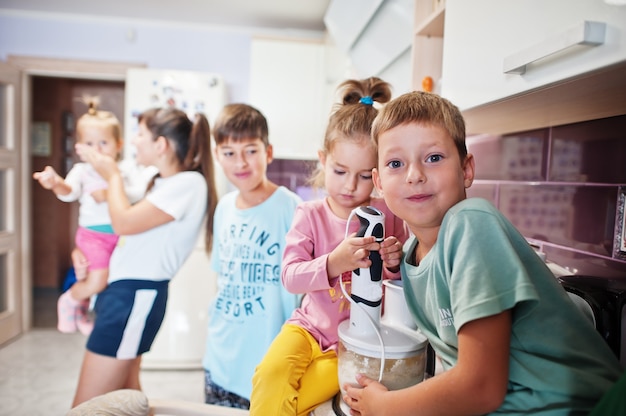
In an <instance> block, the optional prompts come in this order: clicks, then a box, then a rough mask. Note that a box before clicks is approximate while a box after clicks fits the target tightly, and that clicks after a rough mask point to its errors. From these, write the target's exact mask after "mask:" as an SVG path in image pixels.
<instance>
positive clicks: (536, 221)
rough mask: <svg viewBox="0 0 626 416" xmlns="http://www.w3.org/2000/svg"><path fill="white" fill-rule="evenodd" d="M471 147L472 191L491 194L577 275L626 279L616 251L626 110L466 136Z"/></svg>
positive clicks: (625, 166)
mask: <svg viewBox="0 0 626 416" xmlns="http://www.w3.org/2000/svg"><path fill="white" fill-rule="evenodd" d="M467 147H468V151H469V152H470V153H473V154H474V157H475V159H476V179H475V181H474V184H473V185H472V187H471V188H469V189H468V196H470V197H474V196H480V197H483V198H486V199H488V200H490V201H491V202H492V203H493V204H494V205H495V206H496V207H498V209H499V210H500V211H501V212H502V213H503V214H504V215H506V216H507V218H509V220H511V221H512V222H513V224H514V225H515V226H516V227H517V228H518V229H519V230H520V232H521V233H522V234H523V235H524V236H525V237H527V238H529V239H532V240H533V242H534V243H536V244H538V245H539V246H541V247H542V248H543V251H544V252H545V253H546V255H547V257H548V260H550V261H553V262H555V263H558V264H560V265H561V266H564V267H567V268H569V269H570V270H572V274H579V275H593V276H602V277H624V278H626V262H625V261H624V260H623V257H622V258H619V257H620V256H614V255H613V253H614V245H615V244H616V241H617V240H616V232H617V231H616V227H615V225H616V215H617V213H618V211H619V209H618V208H619V207H618V204H619V201H620V199H621V200H622V201H623V199H624V198H623V197H622V198H620V195H621V194H620V192H623V189H624V188H623V187H624V186H625V185H626V115H621V116H617V117H610V118H605V119H600V120H593V121H587V122H582V123H575V124H568V125H563V126H554V127H549V128H545V129H541V130H533V131H525V132H519V133H512V134H507V135H503V136H489V135H477V136H469V137H468V138H467ZM621 187H622V188H621ZM621 212H623V208H622V211H621Z"/></svg>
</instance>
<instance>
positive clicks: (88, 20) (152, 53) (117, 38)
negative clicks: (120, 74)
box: [0, 10, 252, 101]
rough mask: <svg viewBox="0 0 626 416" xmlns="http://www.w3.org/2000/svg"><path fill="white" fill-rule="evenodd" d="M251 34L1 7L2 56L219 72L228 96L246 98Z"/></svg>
mask: <svg viewBox="0 0 626 416" xmlns="http://www.w3.org/2000/svg"><path fill="white" fill-rule="evenodd" d="M251 37H252V35H251V34H249V33H243V32H235V31H229V30H227V29H223V28H222V29H219V30H218V29H216V28H211V27H206V26H193V25H185V26H183V25H174V24H166V23H156V22H147V21H130V20H122V19H116V20H112V19H104V18H96V17H84V18H81V19H77V18H74V17H69V16H64V15H55V14H46V15H42V14H37V13H26V12H23V13H16V12H8V11H2V10H0V59H1V60H6V58H7V56H8V55H25V56H37V57H45V58H59V59H76V60H93V61H107V62H108V61H111V62H129V63H142V64H146V65H147V66H148V67H149V68H156V69H181V70H192V71H207V72H213V73H218V74H222V75H223V76H224V78H225V81H226V84H227V91H228V94H229V97H228V98H229V101H246V100H247V98H248V83H249V78H250V75H249V67H250V42H251Z"/></svg>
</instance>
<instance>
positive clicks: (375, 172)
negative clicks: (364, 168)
mask: <svg viewBox="0 0 626 416" xmlns="http://www.w3.org/2000/svg"><path fill="white" fill-rule="evenodd" d="M372 181H373V182H374V187H375V188H376V191H378V193H379V194H380V195H381V196H382V195H383V187H382V184H381V183H380V175H379V174H378V169H377V168H374V169H372Z"/></svg>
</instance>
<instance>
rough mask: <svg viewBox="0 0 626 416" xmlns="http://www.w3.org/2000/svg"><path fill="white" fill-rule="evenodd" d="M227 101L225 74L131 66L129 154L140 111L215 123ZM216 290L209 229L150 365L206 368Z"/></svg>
mask: <svg viewBox="0 0 626 416" xmlns="http://www.w3.org/2000/svg"><path fill="white" fill-rule="evenodd" d="M225 104H226V88H225V85H224V80H223V79H222V77H221V76H220V75H217V74H212V73H204V72H193V71H180V70H156V69H130V70H129V71H128V73H127V76H126V95H125V110H124V111H125V115H124V137H125V138H126V140H125V144H124V157H125V158H132V157H134V147H133V145H132V143H131V142H132V138H133V137H134V136H135V135H136V132H137V128H138V123H137V115H139V114H140V113H141V112H142V111H144V110H147V109H149V108H152V107H166V106H174V107H176V108H180V109H181V110H183V111H185V112H186V113H187V114H188V115H189V117H190V118H192V117H193V115H194V114H195V113H197V112H201V113H204V114H205V115H206V116H207V118H208V119H209V124H210V125H211V127H213V123H214V122H215V118H216V116H217V114H218V113H219V111H221V109H222V107H223V106H224V105H225ZM215 173H216V181H217V184H216V185H217V191H218V194H219V195H220V196H221V195H223V193H224V192H225V190H226V187H227V181H226V179H225V177H224V176H223V174H222V170H221V169H220V168H219V167H217V166H216V169H215ZM215 292H216V275H215V273H214V272H213V271H212V270H211V267H210V264H209V256H208V255H207V254H206V252H205V250H204V234H203V233H201V235H200V238H199V239H198V243H197V244H196V247H195V248H194V251H193V252H192V253H191V255H190V257H189V259H187V261H186V262H185V264H184V265H183V267H182V268H181V270H180V271H179V272H178V274H177V275H176V276H175V277H174V278H173V279H172V281H171V283H170V288H169V298H168V303H167V309H166V312H165V320H164V321H163V325H162V326H161V329H160V330H159V332H158V334H157V337H156V339H155V341H154V344H153V345H152V349H151V350H150V351H149V352H148V353H146V354H144V356H143V359H142V368H145V369H201V368H202V356H203V354H204V346H205V342H206V333H207V313H208V307H209V303H210V302H211V301H212V299H213V297H214V296H215Z"/></svg>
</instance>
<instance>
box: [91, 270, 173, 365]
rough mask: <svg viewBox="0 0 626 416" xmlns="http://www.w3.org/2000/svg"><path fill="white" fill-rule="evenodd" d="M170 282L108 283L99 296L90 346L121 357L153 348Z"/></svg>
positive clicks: (129, 281) (163, 313) (127, 281)
mask: <svg viewBox="0 0 626 416" xmlns="http://www.w3.org/2000/svg"><path fill="white" fill-rule="evenodd" d="M168 283H169V281H167V280H164V281H158V282H156V281H152V280H118V281H116V282H113V283H111V284H110V285H109V286H107V288H106V289H105V290H103V291H102V292H100V293H99V294H98V298H97V300H96V306H95V309H94V311H95V314H96V319H95V324H94V328H93V331H92V332H91V335H90V336H89V339H88V340H87V349H88V350H89V351H91V352H93V353H96V354H100V355H106V356H109V357H114V358H118V359H121V360H127V359H133V358H136V357H138V356H140V355H141V354H143V353H145V352H148V351H150V347H151V346H152V342H153V341H154V338H155V337H156V334H157V332H158V331H159V328H160V327H161V324H162V323H163V317H164V316H165V304H166V303H167V294H168Z"/></svg>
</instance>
